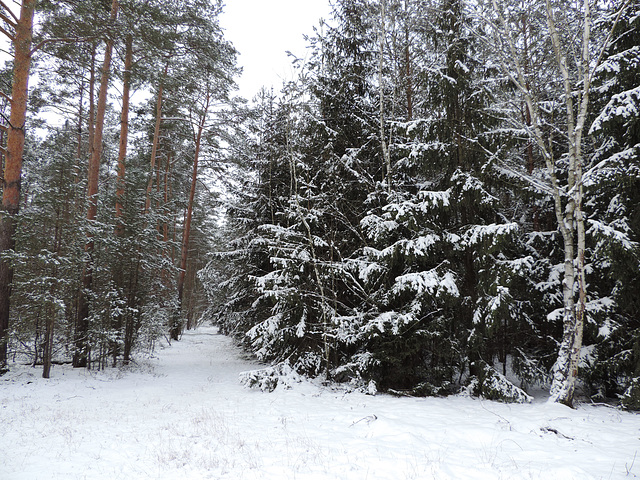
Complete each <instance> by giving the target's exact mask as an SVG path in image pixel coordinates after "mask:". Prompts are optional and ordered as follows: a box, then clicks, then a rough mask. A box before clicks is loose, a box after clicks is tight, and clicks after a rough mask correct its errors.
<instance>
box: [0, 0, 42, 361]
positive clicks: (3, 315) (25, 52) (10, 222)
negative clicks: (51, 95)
mask: <svg viewBox="0 0 640 480" xmlns="http://www.w3.org/2000/svg"><path fill="white" fill-rule="evenodd" d="M35 8H36V0H24V1H23V2H22V7H21V9H20V18H19V20H18V22H17V23H16V25H15V35H14V36H13V38H12V41H13V46H14V50H15V56H14V62H13V85H12V89H11V114H10V118H9V128H8V132H7V148H6V154H5V168H4V178H3V190H2V210H1V211H0V254H2V253H5V252H8V251H10V250H13V249H14V248H15V233H16V215H17V214H18V211H19V209H20V184H21V178H22V155H23V152H24V142H25V123H26V116H27V100H28V93H29V89H28V85H29V70H30V68H31V56H32V51H31V45H32V36H33V15H34V12H35ZM12 280H13V267H12V266H11V265H10V264H9V262H6V261H1V260H0V372H1V371H2V370H4V369H6V365H7V345H8V338H7V335H8V331H9V312H10V298H11V282H12Z"/></svg>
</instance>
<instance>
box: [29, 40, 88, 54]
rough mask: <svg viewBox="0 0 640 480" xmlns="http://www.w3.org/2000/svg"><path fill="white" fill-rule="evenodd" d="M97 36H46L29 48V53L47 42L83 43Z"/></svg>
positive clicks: (32, 52)
mask: <svg viewBox="0 0 640 480" xmlns="http://www.w3.org/2000/svg"><path fill="white" fill-rule="evenodd" d="M97 38H98V37H75V38H47V39H45V40H42V41H41V42H40V43H38V45H36V46H35V47H33V48H32V49H31V52H29V53H30V54H31V55H33V54H34V53H35V52H37V51H38V50H40V49H41V48H42V47H44V46H45V45H47V44H49V43H84V42H91V41H93V40H96V39H97Z"/></svg>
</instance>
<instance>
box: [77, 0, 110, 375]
mask: <svg viewBox="0 0 640 480" xmlns="http://www.w3.org/2000/svg"><path fill="white" fill-rule="evenodd" d="M117 17H118V0H113V1H112V3H111V17H110V20H111V22H112V23H114V22H115V20H116V19H117ZM113 43H114V40H113V38H109V39H108V40H107V42H106V48H105V53H104V61H103V65H102V75H101V79H100V92H99V94H98V104H97V108H96V122H95V129H94V134H93V144H92V145H91V156H90V157H89V168H88V170H89V172H88V182H87V199H88V202H89V208H88V211H87V220H88V222H89V224H91V223H93V222H95V220H96V218H97V216H98V177H99V173H100V159H101V157H102V134H103V130H104V117H105V113H106V109H107V92H108V89H109V76H110V73H111V55H112V53H113ZM93 250H94V239H93V234H92V233H88V234H87V243H86V245H85V252H86V253H87V257H88V258H87V263H86V264H85V268H84V272H83V275H82V290H81V291H80V298H79V301H78V321H77V325H76V332H75V339H74V340H75V342H74V343H75V350H74V355H73V366H74V367H87V366H88V359H89V350H90V344H89V338H88V336H89V298H88V295H89V293H90V292H91V290H92V288H93Z"/></svg>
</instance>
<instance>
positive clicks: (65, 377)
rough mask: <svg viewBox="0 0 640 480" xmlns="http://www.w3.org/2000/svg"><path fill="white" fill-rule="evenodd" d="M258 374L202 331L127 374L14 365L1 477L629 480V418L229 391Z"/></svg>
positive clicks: (2, 428) (462, 401) (2, 404)
mask: <svg viewBox="0 0 640 480" xmlns="http://www.w3.org/2000/svg"><path fill="white" fill-rule="evenodd" d="M256 367H257V366H256V365H252V364H250V363H248V362H247V361H245V360H242V359H241V355H240V353H239V352H238V350H237V349H236V348H235V347H234V346H233V345H232V342H231V341H230V340H229V339H228V338H226V337H223V336H221V335H217V334H215V330H214V329H213V328H201V329H199V330H198V331H196V332H188V333H187V334H186V335H185V336H184V338H183V339H182V341H181V342H177V343H174V344H173V345H172V346H171V347H170V348H165V349H162V350H160V351H158V352H157V355H156V358H154V359H152V360H148V361H146V362H144V364H143V366H142V367H141V368H138V369H135V370H133V371H128V372H124V371H120V370H107V371H105V372H98V373H93V372H86V371H81V370H72V369H70V368H66V367H56V368H55V369H54V371H53V376H54V378H53V379H51V380H43V379H41V378H39V375H40V371H39V370H33V369H29V368H24V367H15V368H14V369H13V370H12V372H11V373H9V374H8V375H7V376H5V377H2V378H0V479H2V480H5V479H6V480H20V479H29V480H35V479H42V480H45V479H46V480H49V479H90V480H94V479H98V480H102V479H104V480H107V479H108V480H117V479H123V480H124V479H127V480H131V479H234V480H235V479H256V480H257V479H273V480H285V479H300V480H303V479H305V480H312V479H355V480H360V479H363V480H364V479H380V480H389V479H393V480H402V479H431V478H433V479H438V480H440V479H443V480H447V479H451V480H453V479H456V480H457V479H505V480H506V479H541V480H542V479H544V480H550V479H559V480H570V479H580V480H587V479H623V478H637V477H640V415H633V414H629V413H625V412H620V411H617V410H614V409H610V408H604V407H597V408H596V407H590V406H585V407H581V408H579V409H578V410H570V409H568V408H565V407H561V406H558V405H548V404H545V403H535V404H533V405H524V406H520V405H519V406H515V405H511V406H509V405H502V404H498V403H492V402H481V401H478V400H471V399H467V398H460V397H456V398H447V399H433V398H431V399H410V398H393V397H388V396H384V395H378V396H375V397H371V396H367V395H363V394H359V393H351V394H343V393H340V392H336V391H333V390H331V389H326V388H322V387H319V386H316V385H313V384H311V383H300V384H296V385H295V386H294V388H293V389H291V390H285V389H280V388H279V389H277V390H276V391H275V392H273V393H262V392H259V391H254V390H248V389H245V388H243V387H242V386H241V385H240V384H239V382H238V374H239V372H241V371H244V370H249V369H252V368H256ZM374 415H375V419H374ZM636 457H638V458H636Z"/></svg>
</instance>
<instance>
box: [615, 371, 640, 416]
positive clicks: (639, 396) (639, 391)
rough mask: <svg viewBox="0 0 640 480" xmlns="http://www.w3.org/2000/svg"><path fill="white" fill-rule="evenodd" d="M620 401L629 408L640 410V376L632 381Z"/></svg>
mask: <svg viewBox="0 0 640 480" xmlns="http://www.w3.org/2000/svg"><path fill="white" fill-rule="evenodd" d="M620 403H621V404H622V406H623V407H624V408H626V409H627V410H640V377H636V378H634V379H633V380H632V381H631V385H630V386H629V388H627V391H626V392H624V395H622V399H621V401H620Z"/></svg>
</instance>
